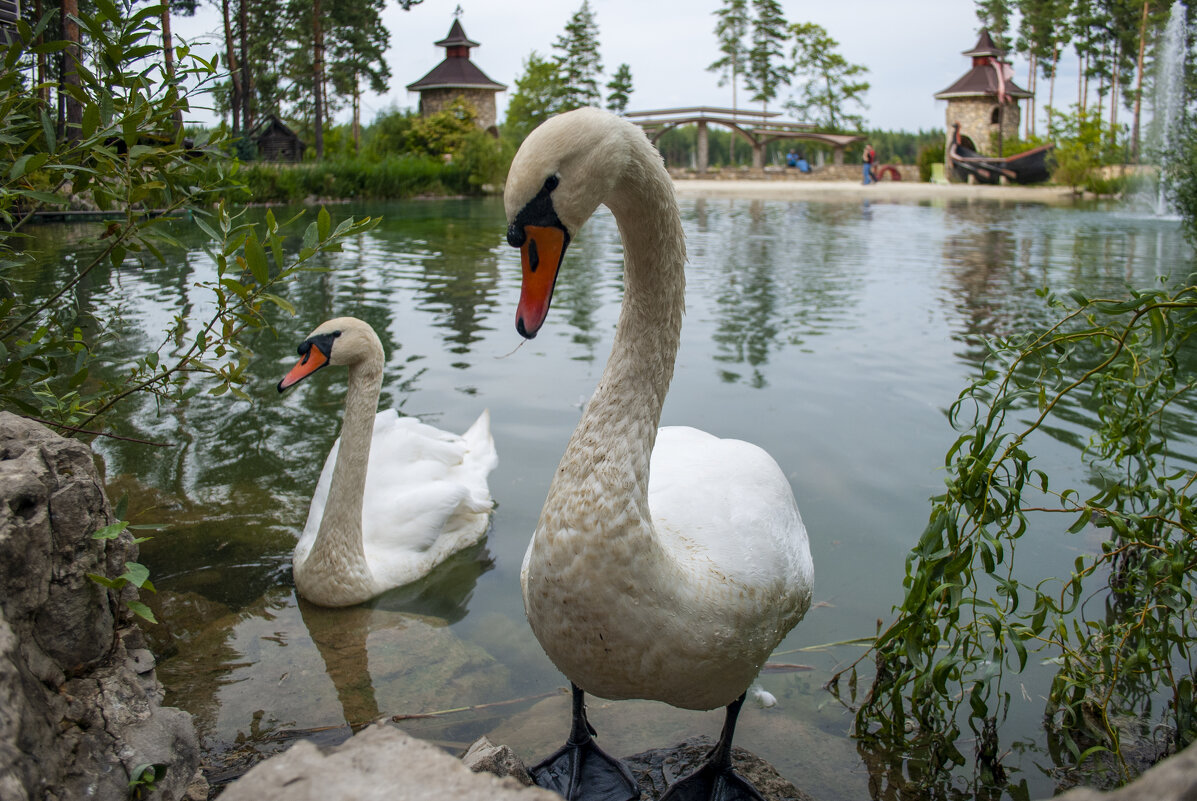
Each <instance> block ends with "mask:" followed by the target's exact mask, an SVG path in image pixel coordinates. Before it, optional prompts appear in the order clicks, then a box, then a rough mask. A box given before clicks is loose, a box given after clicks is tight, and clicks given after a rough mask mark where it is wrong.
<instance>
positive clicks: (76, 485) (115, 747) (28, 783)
mask: <svg viewBox="0 0 1197 801" xmlns="http://www.w3.org/2000/svg"><path fill="white" fill-rule="evenodd" d="M112 522H113V517H112V512H111V509H110V508H109V506H108V501H107V499H106V497H105V495H104V491H103V487H102V484H101V482H100V477H99V475H98V473H97V472H96V469H95V465H94V463H93V461H92V454H91V451H90V449H89V448H88V447H87V446H86V445H84V444H82V443H80V442H77V441H74V440H68V439H63V438H62V437H59V436H57V435H56V434H54V433H52V432H50V431H48V430H47V429H45V428H43V427H42V426H39V425H37V424H35V423H30V422H29V421H26V420H24V419H22V418H20V417H17V416H15V415H12V414H8V413H6V412H5V413H0V798H3V799H5V801H23V799H39V801H41V799H49V800H51V801H57V800H58V799H75V798H91V799H100V801H106V799H113V800H114V801H115V800H116V799H121V800H122V801H123V799H127V798H128V797H129V794H130V788H129V781H130V777H131V776H132V774H133V773H134V771H135V769H137V768H138V767H140V766H142V765H164V766H166V770H165V775H164V776H160V777H159V781H158V782H157V790H156V791H154V793H153V794H151V795H150V796H149V797H151V798H155V799H163V800H164V801H166V800H173V799H180V798H184V797H186V795H187V793H188V788H189V786H190V785H192V783H193V781H194V779H195V777H196V776H197V774H198V770H199V757H200V755H199V747H198V743H197V741H196V736H195V731H194V729H193V727H192V725H191V719H190V716H189V715H187V714H186V713H184V712H181V711H179V710H177V709H169V708H163V707H162V706H161V699H162V686H161V684H159V683H158V680H157V678H156V677H155V674H154V662H153V657H152V656H151V655H150V653H149V651H148V650H147V649H146V648H145V642H144V639H143V637H142V635H141V632H140V630H139V629H138V628H137V626H136V625H135V624H134V623H133V622H132V620H131V617H130V614H129V612H128V609H127V608H126V607H125V606H124V605H123V604H122V603H121V599H119V598H117V597H116V593H114V592H111V591H109V590H106V589H104V588H103V587H101V586H100V585H99V584H97V583H96V582H94V581H93V580H92V579H90V578H88V574H89V573H95V574H99V575H105V576H117V575H120V574H121V573H123V572H124V571H125V563H126V562H129V561H133V560H136V558H137V546H136V545H135V544H134V543H133V539H132V537H131V536H129V535H128V534H123V535H122V536H121V537H119V538H117V539H114V540H95V539H93V538H92V536H91V535H92V534H93V533H94V532H95V531H97V530H98V529H100V528H102V527H104V526H106V525H108V524H110V523H112Z"/></svg>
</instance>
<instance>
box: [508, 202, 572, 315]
mask: <svg viewBox="0 0 1197 801" xmlns="http://www.w3.org/2000/svg"><path fill="white" fill-rule="evenodd" d="M524 234H525V236H526V238H525V239H524V243H523V244H522V245H520V262H521V263H522V264H523V268H524V280H523V284H522V286H521V288H520V303H519V306H518V307H517V308H516V312H515V328H516V330H517V331H519V333H520V336H522V337H524V338H525V339H532V338H533V337H535V336H536V333H537V332H538V331H540V327H541V326H542V325H544V320H545V318H546V317H548V315H549V304H550V303H551V302H552V300H553V287H554V286H556V284H557V273H558V271H560V269H561V261H562V260H563V259H564V258H565V248H566V247H567V246H568V245H569V236H568V234H566V232H565V229H563V228H559V227H557V226H555V225H554V226H544V225H526V226H524Z"/></svg>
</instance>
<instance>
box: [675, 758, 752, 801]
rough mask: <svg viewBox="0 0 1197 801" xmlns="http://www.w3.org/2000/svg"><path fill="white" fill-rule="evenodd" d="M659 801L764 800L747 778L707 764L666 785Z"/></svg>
mask: <svg viewBox="0 0 1197 801" xmlns="http://www.w3.org/2000/svg"><path fill="white" fill-rule="evenodd" d="M661 801H765V799H764V797H763V796H762V795H761V794H760V793H758V792H757V791H756V788H755V787H753V786H752V785H751V784H750V783H749V782H748V780H747V779H745V778H744V777H743V776H741V775H740V774H738V773H736V772H735V770H733V769H732V767H731V765H728V766H726V767H723V768H719V767H716V766H715V765H713V764H712V763H710V762H708V763H707V764H705V765H703V766H702V767H701V768H699V769H698V770H696V771H694V772H693V773H691V774H690V775H689V776H687V777H686V778H684V779H678V780H677V781H676V782H674V783H673V784H671V785H669V789H668V790H666V791H665V795H663V796H661Z"/></svg>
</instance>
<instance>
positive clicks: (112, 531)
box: [91, 520, 129, 540]
mask: <svg viewBox="0 0 1197 801" xmlns="http://www.w3.org/2000/svg"><path fill="white" fill-rule="evenodd" d="M128 525H129V522H128V521H127V520H121V521H118V522H116V523H113V524H112V525H110V526H104V527H103V528H102V529H100V530H99V531H97V532H96V533H95V534H92V535H91V538H92V539H93V540H114V539H116V538H117V537H119V536H120V535H121V532H122V531H124V530H125V529H126V528H127V527H128Z"/></svg>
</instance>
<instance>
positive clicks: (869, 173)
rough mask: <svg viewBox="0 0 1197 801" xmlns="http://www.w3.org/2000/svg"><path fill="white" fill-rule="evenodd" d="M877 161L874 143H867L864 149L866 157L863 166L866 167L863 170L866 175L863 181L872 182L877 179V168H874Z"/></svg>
mask: <svg viewBox="0 0 1197 801" xmlns="http://www.w3.org/2000/svg"><path fill="white" fill-rule="evenodd" d="M876 163H877V153H876V151H874V150H873V146H872V145H869V144H866V145H865V149H864V159H863V164H862V166H863V168H864V169H863V170H862V172H863V175H864V180H863V181H862V183H865V184H871V183H873V182H874V181H876V180H877V170H876V169H875V168H874V165H875V164H876Z"/></svg>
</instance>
